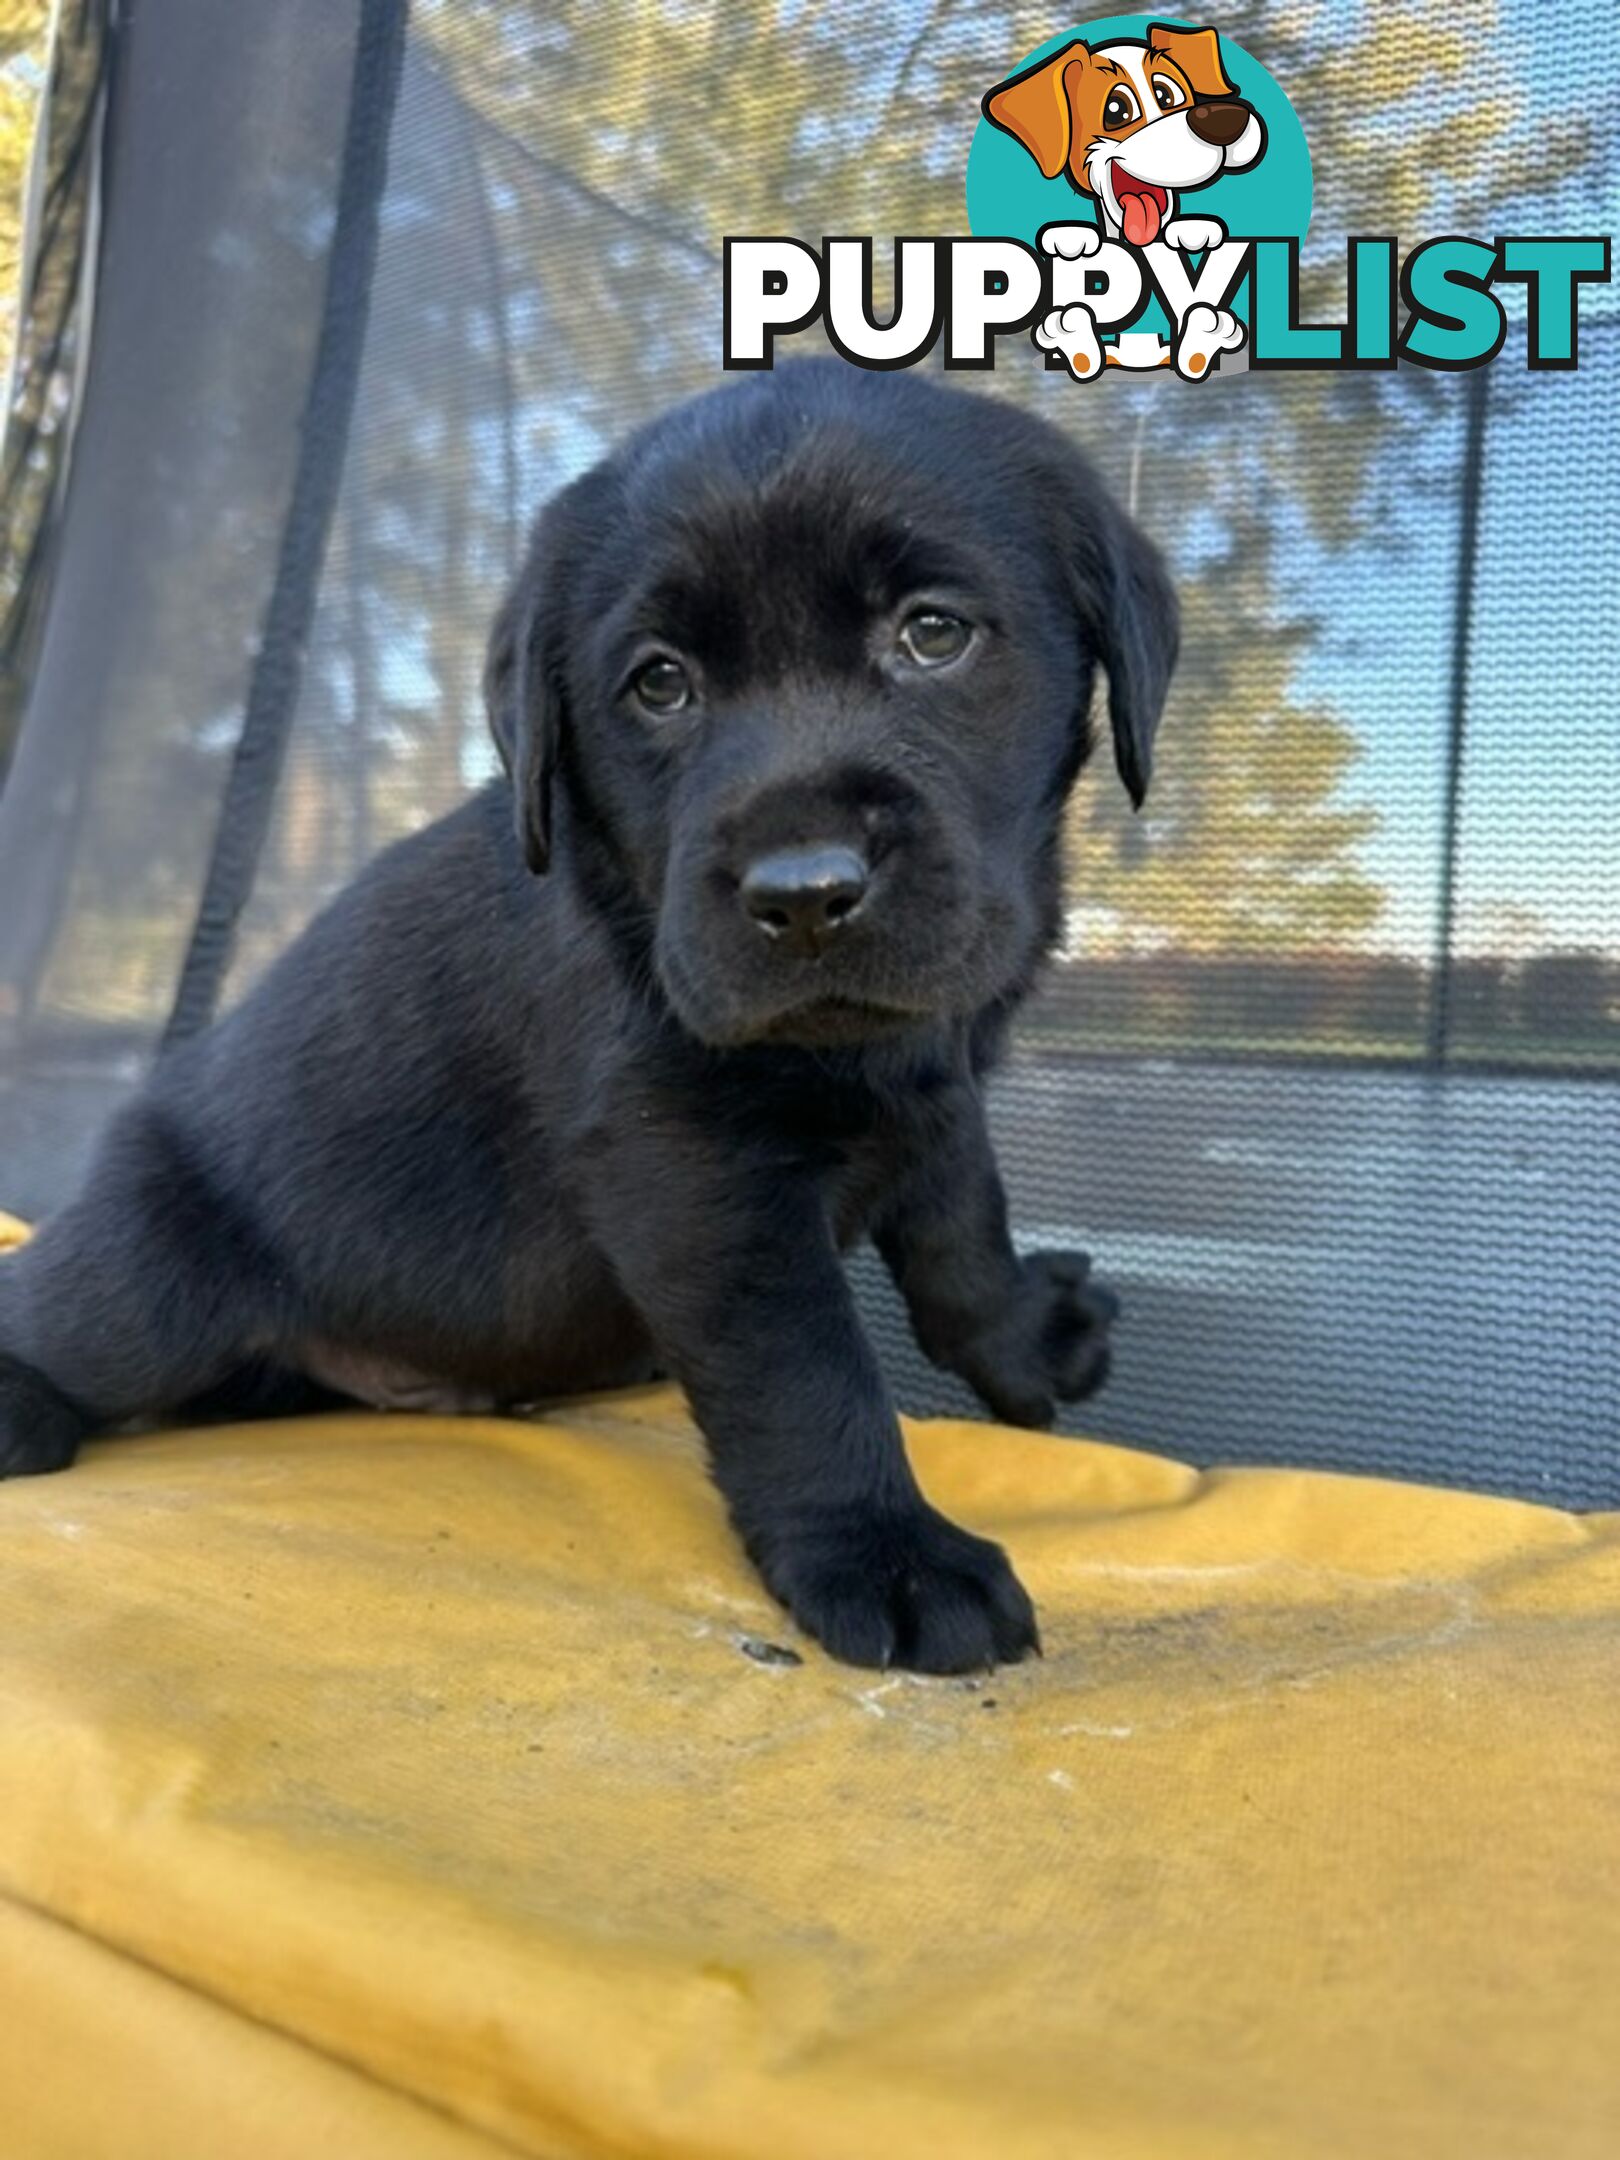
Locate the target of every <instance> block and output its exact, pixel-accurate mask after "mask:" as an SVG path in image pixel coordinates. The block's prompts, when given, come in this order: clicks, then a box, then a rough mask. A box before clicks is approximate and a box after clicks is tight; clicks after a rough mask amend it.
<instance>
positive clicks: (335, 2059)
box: [0, 1890, 631, 2160]
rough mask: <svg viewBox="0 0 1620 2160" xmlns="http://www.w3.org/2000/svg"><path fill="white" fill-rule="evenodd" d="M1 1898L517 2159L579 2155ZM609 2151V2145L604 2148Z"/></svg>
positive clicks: (5, 1894)
mask: <svg viewBox="0 0 1620 2160" xmlns="http://www.w3.org/2000/svg"><path fill="white" fill-rule="evenodd" d="M0 1902H4V1903H5V1904H7V1905H11V1906H14V1907H16V1909H17V1910H18V1911H20V1912H28V1913H32V1914H33V1915H34V1917H35V1918H36V1919H39V1920H45V1921H48V1922H49V1923H50V1925H51V1926H53V1927H59V1928H62V1929H64V1930H65V1931H66V1932H67V1933H68V1934H70V1935H76V1936H77V1937H78V1939H79V1940H80V1942H85V1943H90V1944H92V1945H93V1946H94V1948H96V1949H97V1950H101V1951H104V1952H105V1953H106V1954H107V1955H108V1956H110V1957H115V1958H118V1959H119V1960H120V1961H121V1962H123V1963H124V1964H127V1965H133V1966H136V1967H138V1968H139V1969H140V1970H141V1971H142V1972H146V1973H152V1974H154V1975H156V1977H157V1978H158V1979H160V1980H166V1981H168V1982H169V1983H170V1984H171V1985H172V1986H174V1987H177V1988H182V1989H184V1991H185V1993H186V1994H188V1995H192V1996H195V1997H196V1998H197V2000H198V2001H199V2002H205V2003H208V2004H210V2005H212V2007H213V2008H214V2009H216V2010H221V2011H223V2012H224V2013H225V2014H226V2015H227V2016H228V2017H233V2018H235V2019H237V2020H238V2021H239V2022H240V2023H241V2024H243V2025H252V2026H256V2027H257V2028H258V2030H259V2031H260V2032H266V2033H273V2034H274V2035H275V2037H276V2038H277V2039H278V2040H285V2041H287V2042H289V2043H290V2044H291V2045H292V2046H294V2047H298V2048H301V2049H303V2050H304V2052H305V2053H306V2054H309V2055H313V2056H314V2057H316V2058H317V2060H319V2061H321V2062H325V2063H330V2064H331V2065H332V2066H333V2067H334V2068H336V2069H339V2070H343V2071H345V2072H347V2073H348V2075H350V2076H351V2077H355V2078H358V2079H360V2080H361V2081H363V2082H364V2083H365V2084H367V2085H369V2086H371V2087H372V2089H373V2090H374V2091H376V2092H381V2093H387V2094H388V2095H389V2097H390V2098H392V2099H396V2100H400V2101H403V2102H405V2103H406V2104H407V2105H409V2106H411V2107H418V2108H420V2109H421V2110H422V2111H423V2113H424V2114H428V2115H437V2116H438V2117H439V2118H440V2119H441V2120H442V2121H444V2122H447V2123H450V2124H452V2125H453V2126H454V2127H455V2128H456V2129H457V2130H464V2131H466V2132H468V2133H469V2135H471V2136H473V2137H476V2138H482V2139H483V2140H485V2142H486V2143H487V2144H488V2146H489V2149H490V2151H491V2153H511V2154H513V2155H515V2156H516V2160H580V2152H579V2148H578V2146H576V2147H575V2148H574V2150H573V2151H572V2152H566V2153H565V2152H563V2151H562V2150H561V2149H559V2150H558V2151H557V2152H555V2153H554V2154H541V2155H536V2153H535V2152H534V2150H533V2148H532V2147H529V2146H524V2145H515V2144H513V2143H512V2141H511V2140H510V2139H509V2138H507V2137H503V2136H502V2134H501V2133H500V2132H499V2131H498V2130H490V2129H488V2128H486V2126H485V2125H484V2124H483V2123H478V2122H473V2121H471V2120H470V2119H469V2118H468V2117H467V2116H465V2115H462V2114H459V2113H458V2112H457V2111H456V2110H455V2109H454V2108H452V2107H449V2106H447V2105H446V2104H445V2103H443V2102H442V2101H438V2100H433V2099H430V2098H428V2096H427V2095H426V2094H424V2093H420V2092H416V2091H413V2090H412V2089H411V2088H410V2087H409V2086H406V2085H394V2084H390V2083H389V2082H388V2080H387V2079H385V2078H382V2077H379V2076H378V2075H377V2073H376V2071H375V2070H373V2069H371V2068H370V2067H369V2066H368V2065H367V2064H365V2063H363V2062H357V2061H356V2060H355V2059H354V2057H353V2056H350V2055H345V2054H343V2053H341V2052H340V2051H339V2050H338V2049H336V2048H332V2047H328V2046H326V2045H324V2044H323V2043H322V2042H321V2041H318V2040H314V2039H312V2038H311V2037H310V2035H309V2034H308V2033H305V2032H300V2031H299V2030H298V2029H297V2028H296V2027H295V2026H289V2025H281V2024H278V2023H277V2022H276V2021H275V2020H274V2019H272V2018H267V2017H263V2016H261V2015H260V2014H259V2012H258V2011H256V2010H248V2009H245V2008H244V2007H243V2005H242V2004H240V2003H236V2002H232V2001H231V2000H230V1999H229V1998H228V1997H226V1996H224V1995H215V1994H213V1993H211V1992H210V1990H209V1989H207V1988H206V1987H203V1986H202V1985H200V1984H199V1983H198V1982H197V1981H195V1980H192V1979H188V1978H187V1977H186V1975H185V1974H183V1973H177V1972H174V1971H173V1970H171V1968H170V1967H169V1966H167V1965H159V1964H157V1963H156V1962H155V1960H153V1959H152V1958H149V1957H147V1956H145V1955H144V1954H143V1953H142V1952H141V1951H139V1950H132V1949H130V1948H128V1947H127V1945H125V1944H123V1943H118V1942H111V1941H109V1940H108V1938H107V1937H106V1936H105V1935H97V1934H95V1933H93V1932H92V1930H91V1929H89V1928H87V1927H84V1926H82V1925H81V1924H80V1922H79V1921H77V1920H73V1919H70V1918H69V1917H68V1916H67V1915H66V1914H64V1913H59V1912H52V1910H51V1909H50V1907H49V1906H48V1905H39V1904H36V1903H35V1901H34V1900H33V1899H32V1898H28V1897H19V1896H18V1895H17V1893H16V1892H15V1891H13V1890H0ZM605 2150H606V2148H604V2151H605ZM625 2160H631V2156H630V2155H628V2154H626V2155H625Z"/></svg>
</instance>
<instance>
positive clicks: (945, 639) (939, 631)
mask: <svg viewBox="0 0 1620 2160" xmlns="http://www.w3.org/2000/svg"><path fill="white" fill-rule="evenodd" d="M972 642H973V625H972V624H971V623H970V622H964V621H963V620H962V618H961V616H960V615H947V614H946V613H945V611H944V609H943V608H919V609H918V610H917V612H916V614H914V615H908V616H907V617H906V619H905V621H904V622H903V623H902V624H901V625H900V637H899V645H900V650H901V651H902V652H903V653H904V654H905V656H906V658H907V659H908V660H910V661H913V662H914V663H915V664H916V665H917V666H918V667H927V668H937V667H945V666H947V665H948V664H949V663H950V662H951V661H952V660H960V659H961V657H962V655H963V653H965V652H966V651H967V649H968V647H969V645H970V644H971V643H972Z"/></svg>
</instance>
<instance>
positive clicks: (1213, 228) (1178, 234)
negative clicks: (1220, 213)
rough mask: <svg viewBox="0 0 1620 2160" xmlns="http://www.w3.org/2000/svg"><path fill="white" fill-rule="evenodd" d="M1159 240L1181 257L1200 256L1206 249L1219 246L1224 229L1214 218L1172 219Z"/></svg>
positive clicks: (1224, 232) (1224, 235)
mask: <svg viewBox="0 0 1620 2160" xmlns="http://www.w3.org/2000/svg"><path fill="white" fill-rule="evenodd" d="M1159 238H1160V239H1161V240H1163V241H1164V242H1166V244H1167V245H1168V246H1170V247H1173V248H1179V249H1180V250H1181V252H1182V254H1183V255H1202V254H1203V252H1204V250H1205V249H1206V248H1212V247H1219V246H1220V244H1221V242H1222V241H1223V240H1224V239H1225V238H1226V227H1225V226H1224V225H1223V224H1222V223H1221V221H1220V219H1219V218H1216V217H1173V218H1171V219H1170V221H1169V222H1168V224H1167V225H1166V226H1165V228H1164V230H1163V232H1161V233H1160V235H1159Z"/></svg>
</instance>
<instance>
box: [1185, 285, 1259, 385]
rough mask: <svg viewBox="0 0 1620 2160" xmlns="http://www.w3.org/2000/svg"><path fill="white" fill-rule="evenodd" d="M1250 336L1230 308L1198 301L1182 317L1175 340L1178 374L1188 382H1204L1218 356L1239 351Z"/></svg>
mask: <svg viewBox="0 0 1620 2160" xmlns="http://www.w3.org/2000/svg"><path fill="white" fill-rule="evenodd" d="M1247 336H1248V332H1247V331H1246V330H1245V329H1244V327H1243V325H1242V323H1240V322H1239V321H1238V319H1237V317H1236V316H1235V315H1234V314H1232V313H1231V311H1230V310H1229V309H1227V308H1215V307H1209V306H1208V305H1206V304H1205V303H1203V302H1199V303H1198V304H1197V305H1196V306H1193V307H1190V308H1189V309H1188V310H1187V312H1186V315H1185V316H1184V317H1183V318H1182V324H1181V332H1180V335H1179V336H1178V337H1177V339H1176V373H1177V374H1178V375H1180V376H1182V377H1183V378H1184V380H1186V381H1187V382H1200V381H1202V379H1203V377H1204V376H1206V375H1207V374H1208V373H1209V370H1210V366H1211V363H1212V362H1213V361H1214V359H1215V357H1216V355H1217V354H1219V353H1223V352H1236V351H1237V349H1238V347H1239V346H1240V345H1241V344H1242V343H1243V341H1244V339H1245V338H1246V337H1247Z"/></svg>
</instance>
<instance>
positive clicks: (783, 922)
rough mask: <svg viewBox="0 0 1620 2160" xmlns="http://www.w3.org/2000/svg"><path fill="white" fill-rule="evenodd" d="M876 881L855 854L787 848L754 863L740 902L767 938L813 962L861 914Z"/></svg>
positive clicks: (745, 874)
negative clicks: (870, 889)
mask: <svg viewBox="0 0 1620 2160" xmlns="http://www.w3.org/2000/svg"><path fill="white" fill-rule="evenodd" d="M871 880H872V868H871V865H870V863H868V862H867V860H866V858H865V856H864V855H860V854H857V852H856V851H855V849H854V848H851V847H837V846H832V845H825V846H819V847H800V848H783V849H780V850H778V851H776V852H775V853H773V854H769V855H762V856H760V857H759V858H758V860H757V861H755V862H753V863H750V865H749V866H748V868H747V869H746V870H745V871H744V872H743V874H742V876H741V878H740V879H739V880H738V884H737V899H738V903H739V905H740V906H741V907H742V910H743V912H744V914H745V915H747V917H748V918H749V920H750V921H751V922H752V923H753V925H754V927H755V928H756V929H757V930H758V931H759V932H760V934H761V935H762V936H763V937H766V938H768V939H770V940H771V942H772V943H773V944H779V945H781V946H782V947H783V948H784V950H786V951H788V952H791V953H793V954H795V955H796V956H797V957H799V958H800V959H805V960H813V959H815V958H817V957H818V956H819V955H820V953H821V952H822V950H823V948H824V947H825V946H826V945H828V944H829V943H830V942H831V940H832V939H833V938H835V937H836V936H837V935H838V933H839V932H840V931H841V930H842V929H843V928H844V926H845V924H846V923H848V922H849V921H850V920H851V919H852V918H853V917H854V916H856V915H858V914H859V912H860V910H861V907H862V904H863V903H864V901H865V899H866V894H867V888H868V887H869V885H870V884H871Z"/></svg>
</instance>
